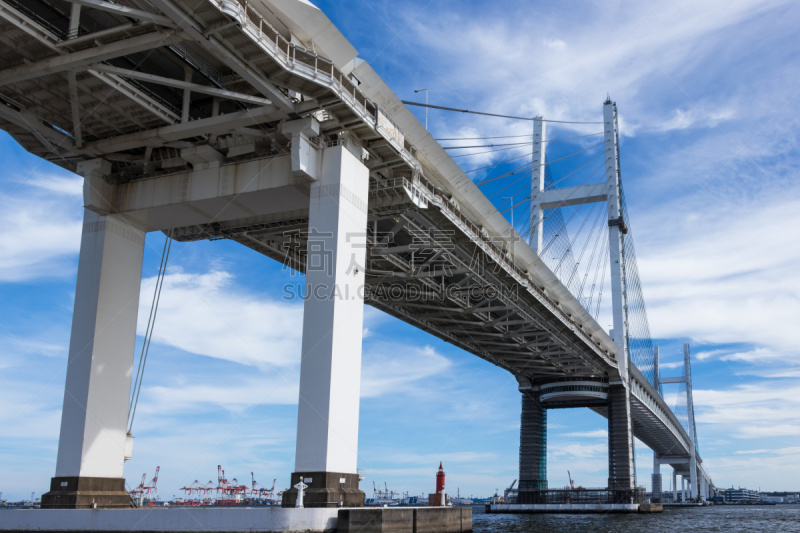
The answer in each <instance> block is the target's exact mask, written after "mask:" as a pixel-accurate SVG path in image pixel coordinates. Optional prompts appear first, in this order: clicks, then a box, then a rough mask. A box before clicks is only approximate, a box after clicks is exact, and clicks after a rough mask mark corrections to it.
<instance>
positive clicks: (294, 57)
mask: <svg viewBox="0 0 800 533" xmlns="http://www.w3.org/2000/svg"><path fill="white" fill-rule="evenodd" d="M213 1H214V3H215V4H217V6H218V7H219V9H220V11H221V12H223V13H224V14H226V15H228V16H230V17H233V18H235V19H237V20H238V21H239V23H240V24H242V28H243V29H249V30H251V31H254V32H256V35H257V36H258V39H257V41H258V42H259V43H260V44H262V45H263V44H267V45H268V46H270V47H272V48H273V49H274V50H275V51H277V52H279V55H278V57H281V58H282V59H283V62H284V63H285V65H286V66H287V67H289V68H290V69H291V68H297V67H300V68H303V67H304V68H306V69H309V70H310V71H311V72H312V73H313V75H314V76H321V77H325V78H328V79H330V80H331V81H332V82H333V83H335V84H337V85H339V87H340V88H341V89H342V93H343V95H346V96H347V97H349V98H350V99H352V100H353V102H355V103H357V104H358V105H359V106H360V107H361V108H362V110H363V111H364V112H365V113H366V114H367V115H370V116H372V117H373V119H374V120H377V113H376V111H377V107H376V106H375V105H374V104H373V103H372V102H370V100H369V99H368V98H367V97H366V96H364V95H363V94H362V93H361V91H359V90H358V88H357V87H356V84H355V83H353V82H352V81H351V80H350V79H349V78H348V77H347V76H346V75H345V74H344V73H343V72H342V71H341V70H339V69H338V68H336V66H335V65H334V64H333V61H331V60H330V59H327V58H324V57H322V56H321V55H319V54H317V53H315V52H313V51H311V50H306V49H305V48H303V47H302V46H299V45H297V44H295V43H292V42H291V41H289V40H288V39H286V38H285V37H284V36H283V35H281V34H280V33H279V32H278V30H276V29H275V27H274V26H272V24H270V23H269V21H268V20H266V19H265V18H264V16H263V15H262V14H261V13H260V12H259V11H258V10H257V9H256V8H255V7H254V6H253V5H252V4H250V2H248V1H247V0H213Z"/></svg>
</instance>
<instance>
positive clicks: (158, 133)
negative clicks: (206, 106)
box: [83, 106, 283, 155]
mask: <svg viewBox="0 0 800 533" xmlns="http://www.w3.org/2000/svg"><path fill="white" fill-rule="evenodd" d="M281 116H283V114H282V113H278V112H276V111H275V109H274V108H272V107H269V106H265V107H257V108H253V109H246V110H243V111H234V112H233V113H228V114H226V115H219V116H216V117H211V118H204V119H200V120H193V121H191V122H187V123H184V124H175V125H172V126H164V127H161V128H156V129H152V130H145V131H140V132H136V133H129V134H126V135H120V136H118V137H112V138H109V139H102V140H99V141H94V142H91V143H87V144H86V146H85V147H84V149H83V150H84V151H85V152H86V153H89V154H93V155H102V154H107V153H113V152H121V151H124V150H132V149H134V148H141V147H142V146H158V145H161V144H165V143H168V142H171V141H177V140H180V139H188V138H191V137H197V136H200V135H206V134H209V133H224V132H226V131H230V130H233V129H235V128H238V127H241V126H250V125H255V124H261V123H264V122H271V121H273V120H277V119H279V118H280V117H281Z"/></svg>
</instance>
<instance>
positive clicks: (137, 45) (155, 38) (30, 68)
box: [0, 30, 181, 86]
mask: <svg viewBox="0 0 800 533" xmlns="http://www.w3.org/2000/svg"><path fill="white" fill-rule="evenodd" d="M180 40H181V38H180V37H179V36H178V35H176V34H175V32H174V31H171V30H154V31H152V32H150V33H146V34H144V35H139V36H136V37H130V38H128V39H122V40H120V41H115V42H113V43H109V44H101V45H98V46H94V47H92V48H89V49H87V50H80V51H78V52H72V53H69V54H64V55H59V56H56V57H51V58H49V59H44V60H42V61H38V62H36V63H32V64H30V65H22V66H19V67H12V68H8V69H5V70H2V71H0V86H6V85H10V84H12V83H19V82H21V81H25V80H31V79H34V78H39V77H41V76H47V75H49V74H55V73H58V72H64V71H66V70H71V69H74V68H78V67H83V66H86V65H88V64H90V63H95V62H98V61H105V60H107V59H112V58H114V57H119V56H124V55H130V54H135V53H138V52H144V51H145V50H152V49H153V48H160V47H162V46H167V45H169V44H172V43H176V42H178V41H180Z"/></svg>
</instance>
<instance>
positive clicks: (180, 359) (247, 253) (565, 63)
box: [0, 0, 800, 499]
mask: <svg viewBox="0 0 800 533" xmlns="http://www.w3.org/2000/svg"><path fill="white" fill-rule="evenodd" d="M317 5H319V6H320V7H321V8H322V9H323V10H324V11H325V12H326V14H327V15H328V16H329V17H330V18H331V20H332V21H333V22H334V23H335V24H336V25H337V26H338V27H339V29H340V30H341V31H342V33H343V34H344V35H345V36H346V37H347V38H348V39H350V41H351V42H352V43H353V44H354V45H355V47H356V48H357V49H358V50H359V52H360V55H361V57H362V58H363V59H365V60H367V61H368V62H369V63H370V64H371V65H372V66H373V68H375V70H376V71H377V72H378V73H379V74H380V75H381V76H382V77H383V78H384V80H385V81H386V82H387V83H388V85H389V86H390V87H392V88H393V89H394V91H395V92H396V93H397V95H398V96H400V97H401V98H402V99H412V100H413V99H419V100H422V99H423V98H424V97H421V96H419V95H414V93H413V90H414V89H420V88H428V89H429V91H430V94H429V97H430V102H431V103H432V104H439V105H446V106H454V107H463V108H471V109H480V110H486V111H491V112H497V113H509V114H519V115H524V116H530V115H533V114H542V115H544V116H545V117H547V118H551V119H565V120H601V117H602V101H603V100H604V99H605V97H606V94H610V95H611V97H612V98H613V99H614V100H615V101H616V102H617V104H618V107H619V112H620V119H621V130H622V168H623V179H624V183H625V187H626V195H627V201H628V207H629V209H630V213H631V219H632V221H631V224H632V226H633V228H634V230H635V234H636V248H637V255H638V257H639V269H640V272H641V277H642V280H643V285H644V295H645V298H646V301H647V305H648V312H649V319H650V328H651V331H652V333H653V337H654V338H655V339H657V343H658V344H659V345H660V347H661V353H662V361H664V363H666V364H664V365H662V369H663V374H668V375H677V374H678V372H679V368H677V364H678V363H679V361H680V358H681V345H682V343H683V342H690V343H691V345H692V353H693V355H694V365H693V378H694V379H693V381H694V388H695V403H696V412H697V429H698V434H699V439H700V441H699V442H700V447H701V451H702V455H703V458H704V460H705V466H706V468H707V470H708V471H709V472H710V473H711V475H712V477H713V479H714V481H715V482H716V483H717V484H718V485H719V486H723V487H724V486H731V485H737V486H738V485H741V486H747V487H750V488H758V487H761V488H762V489H765V490H767V489H772V490H792V489H795V490H800V484H798V483H797V481H796V480H797V479H798V478H800V459H798V457H800V453H798V452H800V445H798V437H800V359H798V356H797V355H798V354H797V346H798V345H800V328H798V327H797V325H796V321H797V318H798V317H800V274H799V273H798V268H797V264H798V260H800V241H799V240H798V238H797V235H796V231H797V229H798V223H799V222H800V215H798V213H800V194H798V193H799V192H800V183H798V179H797V178H798V148H797V146H798V142H797V141H798V132H800V122H799V120H798V118H797V117H798V116H800V83H799V82H800V62H798V54H799V53H800V44H798V40H797V39H796V28H797V27H798V24H800V6H798V5H797V4H796V3H791V2H779V1H775V2H764V1H760V2H755V1H747V0H741V1H725V2H711V1H709V2H703V3H697V2H688V1H685V2H681V1H677V2H670V3H669V4H663V3H654V2H633V1H622V0H620V1H616V2H613V3H603V4H602V5H601V4H599V3H589V2H569V3H561V4H555V5H554V4H552V3H545V2H527V1H525V2H523V1H519V2H514V1H504V2H494V3H491V5H490V6H489V7H487V6H486V5H485V3H484V2H465V1H459V2H449V1H441V2H439V1H437V2H431V1H426V0H423V1H408V2H403V3H402V5H400V6H399V7H398V3H397V2H388V1H376V2H372V1H369V2H368V1H356V2H339V1H329V2H317ZM415 113H417V116H418V117H419V118H420V120H424V111H422V110H419V109H417V110H415ZM429 126H430V130H431V131H432V133H433V134H434V136H435V137H466V136H471V134H475V135H474V136H478V135H510V134H517V133H520V132H527V131H529V130H528V128H529V125H526V124H520V123H512V122H505V121H498V120H495V119H492V120H489V119H482V118H476V117H470V116H466V115H461V114H456V115H453V114H446V113H443V112H436V111H431V113H430V114H429ZM586 132H587V130H585V129H582V130H581V129H579V128H578V127H577V126H576V127H575V129H574V130H570V129H567V128H564V127H562V128H560V129H559V128H554V129H553V131H552V132H551V134H550V135H551V136H554V135H555V134H559V135H561V134H563V136H568V135H567V134H568V133H569V134H579V133H586ZM589 133H590V132H589ZM576 146H580V144H579V143H578V144H576ZM495 157H499V156H495ZM0 159H1V160H2V161H3V165H2V168H0V221H2V227H3V232H2V233H0V302H2V305H0V403H1V404H2V405H3V406H4V407H3V409H2V410H0V491H2V492H3V493H4V495H3V497H4V498H11V499H18V498H22V497H28V496H29V495H30V493H31V492H32V491H35V492H36V493H37V495H38V494H41V493H42V492H44V491H45V490H47V487H48V485H49V479H50V477H51V476H52V475H53V473H54V471H55V459H56V448H57V441H58V430H59V420H60V409H61V401H62V395H63V385H64V372H65V365H66V353H67V347H68V343H69V329H70V323H71V310H72V301H73V298H74V289H75V274H76V269H77V251H78V246H79V242H80V241H79V239H80V224H81V222H80V221H81V217H82V207H81V205H82V201H81V196H80V190H81V189H80V186H81V183H80V179H79V178H77V177H75V176H73V175H71V174H69V173H67V172H65V171H63V170H61V169H59V168H57V167H54V166H52V165H49V164H47V163H44V162H42V161H40V160H38V159H36V158H34V157H33V156H31V155H29V154H27V153H25V152H24V151H23V150H22V149H21V148H20V147H19V146H18V145H16V144H15V143H14V141H13V140H12V139H10V138H9V137H8V136H7V135H6V134H0ZM462 159H465V160H466V161H464V168H474V167H475V166H481V165H480V164H478V163H483V164H486V163H487V162H492V161H493V159H491V158H490V157H489V155H488V154H487V155H483V156H479V157H468V158H462ZM163 239H164V237H163V235H160V234H151V235H148V238H147V245H146V253H145V263H144V273H143V293H142V299H141V302H142V306H141V309H140V316H142V314H144V320H140V330H143V329H144V322H146V316H147V313H148V311H149V307H148V305H149V295H150V294H152V292H151V291H152V286H153V278H154V276H155V274H156V271H157V267H158V260H159V259H160V252H161V246H162V244H163ZM292 281H296V280H295V279H294V278H291V277H290V274H289V273H288V272H287V271H285V270H284V269H283V268H282V267H281V265H279V264H277V263H275V262H273V261H271V260H269V259H267V258H265V257H262V256H260V255H258V254H256V253H255V252H252V251H251V250H248V249H245V248H243V247H241V246H240V245H238V244H236V243H232V242H225V241H217V242H203V243H191V244H186V245H184V244H180V243H176V244H175V245H174V246H173V251H172V256H171V260H170V268H169V271H168V275H167V280H166V283H165V286H164V291H163V296H162V303H161V308H160V310H159V319H158V322H157V324H156V327H155V332H154V340H153V346H152V348H151V355H150V359H149V362H148V367H147V374H146V376H145V382H144V388H143V392H142V399H141V403H140V407H139V411H138V414H137V419H136V423H135V426H134V434H135V435H136V445H135V449H134V458H133V460H132V461H129V462H128V463H127V465H126V471H125V472H126V477H127V479H128V481H129V483H130V484H132V485H135V484H136V483H138V480H139V478H140V477H141V474H142V473H143V472H147V473H148V476H149V477H150V476H152V473H153V470H154V469H155V466H156V465H160V466H161V479H160V483H159V486H160V490H159V493H160V494H161V495H162V496H164V497H170V496H171V495H173V494H175V495H180V494H181V492H180V490H179V488H180V487H181V486H183V485H187V484H190V483H191V482H192V481H194V480H195V479H198V480H199V481H200V482H202V483H205V482H207V481H208V480H211V479H216V478H215V475H216V466H217V464H222V465H223V467H224V468H225V470H226V472H227V474H228V477H229V478H231V477H237V478H238V479H239V480H240V481H244V480H246V479H248V480H249V475H250V474H249V473H250V472H251V471H254V472H255V476H256V478H257V479H258V481H260V482H261V483H262V484H266V485H269V484H270V483H271V481H272V479H273V478H277V479H278V487H279V488H283V487H285V486H287V485H288V481H289V474H290V472H291V471H292V469H293V465H294V445H295V425H296V416H297V413H296V411H297V386H298V379H299V376H298V372H299V365H298V363H299V353H300V328H299V324H300V323H301V317H302V305H301V303H300V302H284V301H282V300H281V296H282V294H283V293H282V289H281V287H282V286H283V284H284V283H287V282H292ZM601 322H602V320H601ZM604 325H605V324H604ZM365 333H366V335H365V340H364V357H363V380H362V403H361V421H360V448H359V454H360V455H359V466H360V467H361V468H365V469H366V470H367V478H366V481H365V484H364V486H363V487H362V488H364V489H365V491H366V492H367V493H368V494H370V493H371V490H372V482H373V481H374V482H375V483H376V484H378V485H383V483H387V484H388V486H389V488H390V489H394V490H402V491H406V490H407V491H410V492H411V493H412V494H419V493H422V492H424V493H427V492H430V491H431V490H432V488H433V484H434V474H435V469H436V467H437V466H438V463H439V461H440V460H442V461H444V466H445V469H446V471H447V473H448V482H447V486H448V489H449V491H451V492H454V491H455V490H456V489H457V488H459V489H460V491H461V494H462V495H464V494H466V495H470V494H472V495H475V496H478V495H480V496H485V495H489V494H491V493H493V492H494V490H495V489H496V488H500V489H502V488H503V487H504V486H507V485H508V484H509V483H510V482H511V481H512V480H513V479H515V478H516V476H517V472H516V470H517V466H518V465H517V461H518V447H519V437H518V428H519V409H520V407H519V405H520V398H519V393H518V392H517V390H516V382H515V381H514V379H513V378H512V377H511V376H510V375H509V374H507V373H505V372H504V371H502V370H500V369H498V368H495V367H493V366H492V365H490V364H489V363H486V362H484V361H482V360H480V359H478V358H476V357H474V356H472V355H470V354H467V353H465V352H463V351H461V350H458V349H456V348H454V347H452V346H450V345H448V344H445V343H443V342H441V341H439V340H437V339H435V338H433V337H431V336H429V335H427V334H425V333H422V332H420V331H418V330H416V329H414V328H412V327H411V326H408V325H406V324H404V323H402V322H399V321H397V320H396V319H393V318H391V317H388V316H386V315H383V314H382V313H380V312H377V311H375V310H373V309H371V308H368V309H367V314H366V322H365ZM400 354H402V358H401V357H398V356H399V355H400ZM605 429H606V422H605V419H603V418H601V417H600V416H599V415H596V414H594V413H592V412H591V411H589V410H586V409H577V410H563V411H550V413H549V429H548V431H549V434H548V445H549V450H548V460H549V465H548V470H549V476H548V478H549V481H550V485H551V486H553V487H558V486H562V485H564V484H566V483H567V476H566V470H567V469H569V470H570V471H571V472H572V474H573V477H574V478H575V480H576V482H577V483H579V484H582V485H584V486H601V485H605V483H606V477H607V459H606V442H607V441H606V434H605ZM651 464H652V460H651V453H650V452H649V450H647V449H646V448H645V447H644V446H642V445H639V446H638V447H637V467H638V477H639V482H640V483H643V484H646V485H647V486H649V484H650V469H651ZM667 471H668V469H665V472H667ZM668 485H669V481H667V480H666V479H665V486H668Z"/></svg>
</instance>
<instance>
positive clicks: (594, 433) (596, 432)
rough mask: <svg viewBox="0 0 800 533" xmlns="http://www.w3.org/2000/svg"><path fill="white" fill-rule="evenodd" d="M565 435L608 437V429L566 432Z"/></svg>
mask: <svg viewBox="0 0 800 533" xmlns="http://www.w3.org/2000/svg"><path fill="white" fill-rule="evenodd" d="M563 436H564V437H579V438H584V437H586V438H592V439H594V438H602V439H607V438H608V431H607V430H605V429H596V430H594V431H574V432H572V433H564V435H563Z"/></svg>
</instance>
